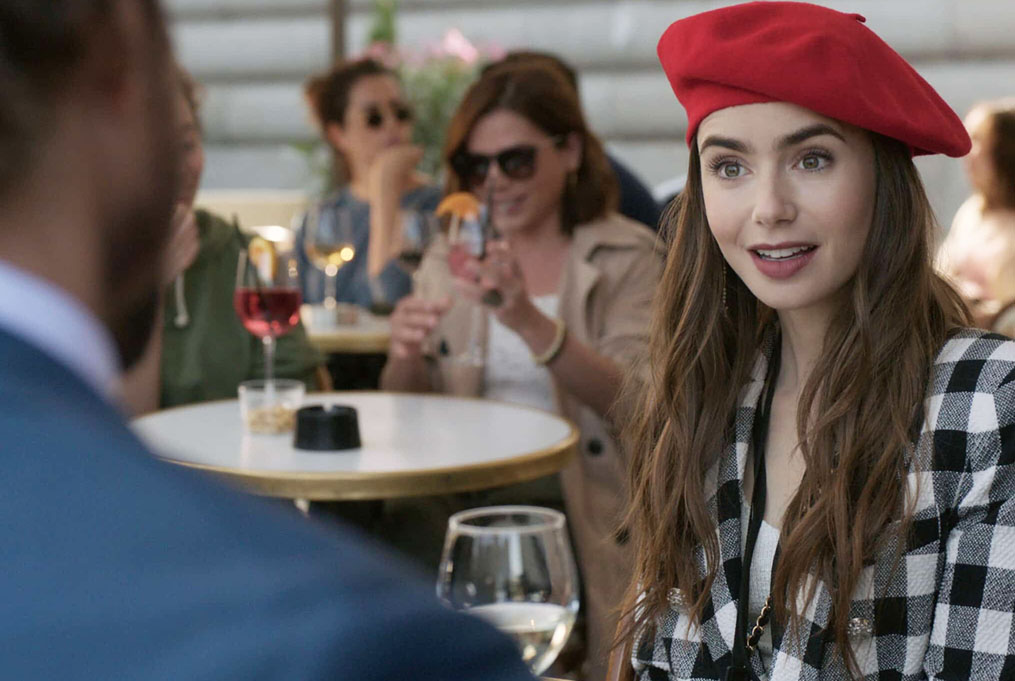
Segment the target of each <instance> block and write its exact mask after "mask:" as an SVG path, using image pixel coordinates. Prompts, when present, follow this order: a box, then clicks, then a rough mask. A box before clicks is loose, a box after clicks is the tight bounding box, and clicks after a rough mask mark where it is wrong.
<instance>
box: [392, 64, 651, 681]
mask: <svg viewBox="0 0 1015 681" xmlns="http://www.w3.org/2000/svg"><path fill="white" fill-rule="evenodd" d="M445 158H446V160H447V162H448V164H449V166H450V169H451V173H450V174H449V178H448V187H447V189H448V191H449V192H454V191H459V190H468V191H471V192H473V193H474V194H476V195H477V196H479V197H481V198H482V199H483V200H484V201H487V202H488V203H489V205H490V206H491V210H490V217H491V219H492V225H493V228H494V229H495V230H496V231H497V232H499V234H500V236H501V237H502V238H501V239H499V240H496V241H493V242H492V243H490V244H489V245H488V247H487V249H486V256H485V257H484V258H482V259H481V260H480V259H472V260H470V261H469V262H467V263H466V264H465V266H464V267H462V268H461V269H460V270H459V274H460V276H458V277H457V278H456V281H455V284H456V287H457V289H458V291H459V292H460V294H461V295H459V296H457V302H456V303H455V306H454V307H453V308H452V309H451V310H450V311H448V310H447V309H446V308H447V303H443V302H438V303H432V302H427V301H424V300H422V299H420V298H417V297H410V298H405V299H403V300H402V301H401V302H400V303H399V305H398V306H397V307H396V308H395V312H394V314H393V316H392V342H391V351H390V353H389V359H388V363H387V365H386V367H385V370H384V372H383V374H382V381H381V385H382V387H384V388H386V389H393V390H413V391H429V390H435V389H438V390H439V389H441V386H442V385H446V383H444V382H442V381H443V379H444V378H445V377H442V376H441V375H440V373H441V372H440V371H435V372H434V371H431V367H432V366H433V365H434V363H433V362H428V360H427V356H426V352H425V350H424V339H425V338H427V337H428V336H430V335H431V333H433V334H434V335H433V336H432V339H433V340H434V344H435V346H436V347H437V348H438V354H444V353H443V351H444V350H445V349H447V348H449V347H450V348H452V351H453V349H454V348H455V345H456V342H457V340H456V339H457V338H459V337H460V335H461V334H462V333H463V320H468V319H469V318H470V317H469V315H467V314H463V315H459V314H456V312H457V311H459V310H461V309H463V308H468V306H469V305H476V304H480V301H485V303H484V304H485V305H486V306H487V307H488V309H489V310H490V312H491V313H492V314H491V315H489V325H488V328H487V329H485V331H484V332H483V333H480V334H479V337H480V338H482V339H483V341H484V345H485V348H484V349H485V376H484V379H485V380H484V383H485V386H484V391H483V394H484V395H485V396H486V397H490V398H495V399H502V400H508V401H512V402H522V403H526V404H530V405H532V406H536V407H541V408H544V409H548V410H551V411H556V412H558V413H560V414H562V415H564V416H567V417H568V418H570V419H571V420H572V421H574V422H575V423H576V424H578V426H579V427H580V430H581V442H580V450H579V455H578V456H577V457H576V458H575V460H574V461H573V462H572V463H571V464H570V465H569V466H568V467H567V468H566V469H565V470H564V471H563V472H562V473H561V475H560V478H559V480H560V482H559V484H560V485H562V487H563V494H564V502H565V506H566V509H567V511H568V517H569V523H570V525H571V530H572V533H573V537H574V540H575V543H576V549H577V553H578V557H579V564H580V566H581V569H582V572H583V580H584V582H583V583H584V587H585V592H584V598H585V601H584V604H583V605H584V611H585V614H586V627H587V638H588V646H589V647H588V655H589V657H588V665H587V666H588V669H587V672H588V678H601V677H602V676H603V672H604V671H605V660H606V653H607V647H608V642H609V639H610V636H611V635H612V633H613V629H614V620H613V619H612V616H611V614H610V613H611V611H612V609H613V608H614V607H615V606H616V605H617V604H618V603H619V599H620V596H621V592H622V588H623V582H624V581H625V578H624V575H625V574H626V568H625V566H626V565H627V561H626V560H625V558H624V557H625V554H626V553H627V552H626V550H625V549H624V548H623V546H622V544H623V543H624V538H623V537H622V536H618V535H617V533H616V529H617V527H618V521H619V514H620V510H621V508H622V505H623V498H624V486H623V479H624V475H623V467H622V465H621V460H620V454H619V452H618V450H617V444H616V442H615V441H614V438H613V430H614V428H613V426H614V424H615V422H616V419H617V418H619V416H618V414H617V411H618V410H615V409H614V403H615V402H616V400H617V395H618V391H619V389H620V385H621V377H622V375H623V373H624V371H625V370H626V369H628V368H631V367H632V366H633V365H634V364H635V363H636V361H637V359H638V358H639V357H640V356H641V354H642V351H643V350H645V347H646V342H647V339H648V323H649V317H650V303H651V300H652V297H653V293H654V290H655V285H656V282H657V281H658V278H659V276H660V273H661V268H662V255H661V251H660V250H658V249H657V246H656V242H655V238H654V234H653V233H652V232H651V231H650V230H649V229H647V228H646V227H645V226H643V225H641V224H639V223H636V222H634V221H631V220H629V219H627V218H624V217H621V216H620V215H618V214H617V213H616V212H615V209H616V203H617V188H616V180H615V179H614V177H613V174H612V172H611V170H610V166H609V164H608V162H607V160H606V156H605V154H604V152H603V147H602V145H601V144H600V142H599V140H598V139H596V138H595V137H594V136H593V135H592V134H591V133H590V132H589V130H588V127H587V125H586V123H585V119H584V117H583V116H582V112H581V108H580V105H579V102H578V99H577V97H576V95H575V91H574V89H573V88H571V87H569V85H568V84H567V83H566V82H564V81H563V80H562V79H561V77H560V76H559V75H558V74H557V73H555V72H554V71H552V70H550V69H546V68H544V67H542V66H538V65H530V64H518V65H510V64H508V65H504V66H498V67H495V68H493V69H490V70H489V71H487V72H486V73H485V74H484V75H483V76H482V78H481V79H480V80H479V81H478V82H477V83H475V84H474V85H473V86H472V87H471V88H470V89H469V91H468V92H467V93H466V95H465V98H464V100H463V102H462V104H461V105H460V106H459V108H458V110H457V112H456V113H455V115H454V117H453V119H452V122H451V125H450V129H449V133H448V138H447V142H446V145H445ZM445 247H446V244H445V243H443V242H438V243H436V244H434V245H433V246H432V247H431V249H430V251H429V252H428V253H427V256H426V257H425V258H424V262H423V265H422V266H421V269H420V273H421V274H426V273H427V272H429V271H430V270H428V269H427V265H428V263H429V262H430V261H432V260H434V259H439V258H442V257H444V252H445V250H446V249H445ZM434 269H435V270H439V269H440V268H434ZM494 291H495V292H496V294H495V295H492V294H491V292H494ZM473 318H474V317H473ZM465 331H468V330H467V329H465ZM436 364H437V366H441V364H442V363H440V362H437V363H436ZM554 482H555V481H554ZM529 491H532V490H531V488H529ZM558 494H559V492H558ZM489 500H490V499H489V498H484V499H483V501H487V502H488V501H489ZM505 501H508V499H505ZM512 501H513V500H512Z"/></svg>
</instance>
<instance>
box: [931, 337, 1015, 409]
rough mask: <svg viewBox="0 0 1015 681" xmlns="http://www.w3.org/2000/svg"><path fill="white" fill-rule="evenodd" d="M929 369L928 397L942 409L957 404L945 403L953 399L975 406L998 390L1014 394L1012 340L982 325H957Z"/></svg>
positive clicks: (1014, 374)
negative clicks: (978, 327)
mask: <svg viewBox="0 0 1015 681" xmlns="http://www.w3.org/2000/svg"><path fill="white" fill-rule="evenodd" d="M932 373H933V375H932V379H931V386H930V390H929V391H928V392H929V393H930V395H929V397H930V398H931V399H937V400H939V401H940V402H941V408H942V409H947V408H949V407H950V406H951V407H952V408H957V405H956V404H949V403H948V401H949V400H953V399H958V400H961V401H962V402H963V403H964V404H968V403H970V402H972V404H973V405H974V406H976V405H977V404H978V403H983V404H984V405H985V400H988V399H990V400H993V399H994V397H995V395H996V394H997V393H999V392H1005V393H1007V392H1012V393H1013V396H1015V341H1013V340H1012V339H1010V338H1008V337H1006V336H1002V335H1000V334H996V333H990V332H987V331H984V330H982V329H971V328H962V329H959V330H958V331H956V332H955V333H953V334H952V335H951V337H949V339H948V340H947V341H945V343H944V344H943V345H942V346H941V348H940V350H939V351H938V354H937V357H936V358H935V359H934V367H933V372H932ZM1008 401H1010V400H1008V399H1007V398H1005V402H1008ZM1000 406H1003V405H999V407H1000ZM1012 407H1015V404H1013V405H1012ZM1006 408H1007V407H1006ZM1007 409H1008V410H1009V411H1015V409H1012V408H1007ZM998 416H999V415H998Z"/></svg>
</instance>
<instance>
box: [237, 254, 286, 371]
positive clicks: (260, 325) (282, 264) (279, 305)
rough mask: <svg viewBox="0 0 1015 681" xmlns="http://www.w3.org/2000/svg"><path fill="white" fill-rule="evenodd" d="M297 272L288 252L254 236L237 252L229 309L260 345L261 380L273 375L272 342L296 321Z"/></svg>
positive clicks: (273, 343) (273, 346) (273, 344)
mask: <svg viewBox="0 0 1015 681" xmlns="http://www.w3.org/2000/svg"><path fill="white" fill-rule="evenodd" d="M302 301H303V296H302V294H301V292H300V284H299V269H298V266H297V262H296V258H295V257H294V256H293V254H292V253H291V252H285V251H280V250H279V249H277V248H276V246H275V244H273V243H272V242H268V241H265V240H263V239H260V238H258V237H255V238H254V239H252V240H251V243H250V246H249V247H248V248H247V250H245V251H241V252H240V257H239V260H238V262H237V264H236V292H235V294H234V296H233V306H234V307H235V308H236V314H237V315H239V317H240V321H241V322H243V326H244V328H245V329H246V330H247V331H249V332H250V333H252V334H253V335H255V336H257V337H258V338H260V339H261V342H262V343H263V344H264V379H265V381H266V382H267V383H268V384H269V385H270V384H271V382H272V381H273V380H274V374H275V339H276V338H278V337H279V336H283V335H285V334H286V333H288V332H289V331H290V330H291V329H292V328H293V327H294V326H296V324H297V323H298V322H299V320H300V303H301V302H302Z"/></svg>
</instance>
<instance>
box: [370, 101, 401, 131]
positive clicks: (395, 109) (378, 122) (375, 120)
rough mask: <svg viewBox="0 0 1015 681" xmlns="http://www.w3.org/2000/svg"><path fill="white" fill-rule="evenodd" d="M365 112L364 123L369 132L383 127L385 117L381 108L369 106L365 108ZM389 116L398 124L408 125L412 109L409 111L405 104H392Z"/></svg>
mask: <svg viewBox="0 0 1015 681" xmlns="http://www.w3.org/2000/svg"><path fill="white" fill-rule="evenodd" d="M365 112H366V118H365V121H366V124H367V127H368V128H370V129H371V130H379V129H380V128H382V127H383V126H384V119H385V118H386V116H385V114H384V110H383V109H381V107H379V106H377V105H374V104H371V105H370V106H368V107H367V108H366V110H365ZM391 115H392V116H394V118H395V120H396V121H397V122H399V123H408V122H410V121H412V109H410V108H409V107H408V105H406V104H398V103H394V104H392V105H391Z"/></svg>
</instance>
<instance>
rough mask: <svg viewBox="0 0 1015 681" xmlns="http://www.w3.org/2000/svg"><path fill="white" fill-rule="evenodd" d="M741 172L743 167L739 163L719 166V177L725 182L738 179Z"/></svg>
mask: <svg viewBox="0 0 1015 681" xmlns="http://www.w3.org/2000/svg"><path fill="white" fill-rule="evenodd" d="M743 170H744V168H743V166H741V165H740V164H739V163H733V162H726V163H723V164H722V165H720V166H719V176H720V177H723V178H726V179H727V180H732V179H735V178H738V177H740V175H741V174H742V173H743Z"/></svg>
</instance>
